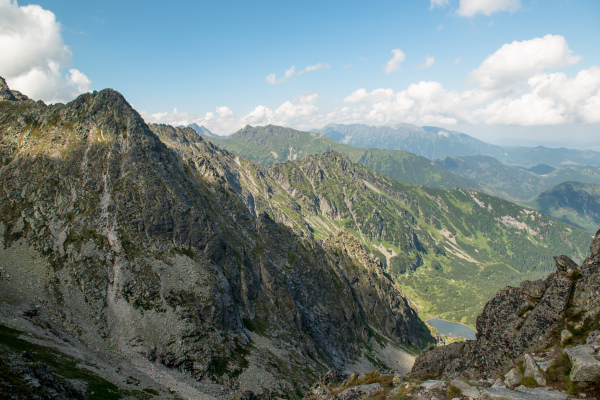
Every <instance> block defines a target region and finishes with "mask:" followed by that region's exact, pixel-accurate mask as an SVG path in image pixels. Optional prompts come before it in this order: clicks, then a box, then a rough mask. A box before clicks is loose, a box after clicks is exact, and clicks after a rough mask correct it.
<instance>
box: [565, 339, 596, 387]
mask: <svg viewBox="0 0 600 400" xmlns="http://www.w3.org/2000/svg"><path fill="white" fill-rule="evenodd" d="M565 353H566V354H567V355H568V356H569V360H570V361H571V365H572V367H571V380H572V381H573V382H591V381H593V380H595V379H596V378H597V377H599V376H600V361H599V360H598V359H597V358H596V357H597V355H596V353H595V349H594V347H593V346H591V345H588V344H585V345H580V346H575V347H570V348H568V349H565Z"/></svg>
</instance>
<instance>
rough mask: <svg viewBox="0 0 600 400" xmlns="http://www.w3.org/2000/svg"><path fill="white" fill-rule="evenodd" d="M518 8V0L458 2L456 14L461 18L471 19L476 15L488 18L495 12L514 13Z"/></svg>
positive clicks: (519, 5)
mask: <svg viewBox="0 0 600 400" xmlns="http://www.w3.org/2000/svg"><path fill="white" fill-rule="evenodd" d="M520 8H521V1H520V0H460V6H459V7H458V10H457V11H456V13H457V14H458V15H460V16H461V17H472V16H474V15H477V14H485V15H487V16H490V15H492V14H493V13H495V12H499V11H508V12H515V11H517V10H518V9H520Z"/></svg>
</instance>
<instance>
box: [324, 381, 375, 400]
mask: <svg viewBox="0 0 600 400" xmlns="http://www.w3.org/2000/svg"><path fill="white" fill-rule="evenodd" d="M382 389H383V387H382V386H381V385H380V384H379V383H371V384H370V385H359V386H353V387H350V388H348V389H346V390H344V391H343V392H341V393H338V394H336V395H335V396H333V397H332V398H331V400H360V399H365V398H367V397H371V396H373V395H374V394H375V393H377V392H379V391H380V390H382Z"/></svg>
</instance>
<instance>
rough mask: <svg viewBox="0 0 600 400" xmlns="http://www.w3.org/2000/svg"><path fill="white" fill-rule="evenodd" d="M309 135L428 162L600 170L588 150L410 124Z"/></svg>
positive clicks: (599, 159)
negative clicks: (489, 161)
mask: <svg viewBox="0 0 600 400" xmlns="http://www.w3.org/2000/svg"><path fill="white" fill-rule="evenodd" d="M313 131H314V132H318V133H322V134H324V135H325V136H327V137H329V138H332V139H334V140H337V141H339V142H342V143H345V144H349V145H351V146H356V147H371V148H377V149H392V150H404V151H409V152H411V153H414V154H417V155H420V156H423V157H426V158H428V159H430V160H436V159H439V158H443V157H445V156H474V155H485V156H490V157H494V158H496V159H498V160H500V161H502V162H504V163H506V164H509V165H515V166H522V167H525V168H530V167H533V166H535V165H538V164H547V165H550V166H552V167H553V168H565V167H569V166H580V167H585V166H592V167H600V153H598V152H595V151H592V150H572V149H566V148H557V149H551V148H547V147H543V146H538V147H522V146H496V145H492V144H489V143H485V142H483V141H481V140H478V139H475V138H473V137H471V136H469V135H466V134H464V133H458V132H453V131H449V130H446V129H443V128H437V127H428V126H424V127H419V126H416V125H410V124H398V125H384V126H369V125H363V124H351V125H342V124H330V125H327V126H325V127H324V128H321V129H314V130H313Z"/></svg>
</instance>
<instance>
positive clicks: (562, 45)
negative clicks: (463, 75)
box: [470, 35, 580, 89]
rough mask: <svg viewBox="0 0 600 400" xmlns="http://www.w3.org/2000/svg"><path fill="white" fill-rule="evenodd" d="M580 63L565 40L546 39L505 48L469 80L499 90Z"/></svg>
mask: <svg viewBox="0 0 600 400" xmlns="http://www.w3.org/2000/svg"><path fill="white" fill-rule="evenodd" d="M579 59H580V57H579V56H573V55H571V50H570V49H569V46H568V45H567V41H566V40H565V38H564V37H563V36H560V35H546V36H544V37H543V38H535V39H531V40H524V41H522V42H517V41H514V42H512V43H507V44H504V45H503V46H502V47H501V48H500V49H499V50H497V51H496V52H495V53H494V54H492V55H490V56H488V57H487V58H486V59H485V61H484V62H483V63H482V64H481V66H480V67H479V68H477V69H476V70H474V71H473V72H472V73H471V75H470V76H471V78H473V79H474V80H475V81H476V82H477V83H478V84H479V85H480V86H481V87H484V88H490V89H496V88H500V87H506V86H509V85H513V84H516V83H519V82H523V81H525V80H527V79H528V78H529V77H531V76H532V75H533V74H536V73H539V72H541V71H543V70H545V69H550V68H557V67H562V66H565V65H572V64H575V63H576V62H577V61H579Z"/></svg>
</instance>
